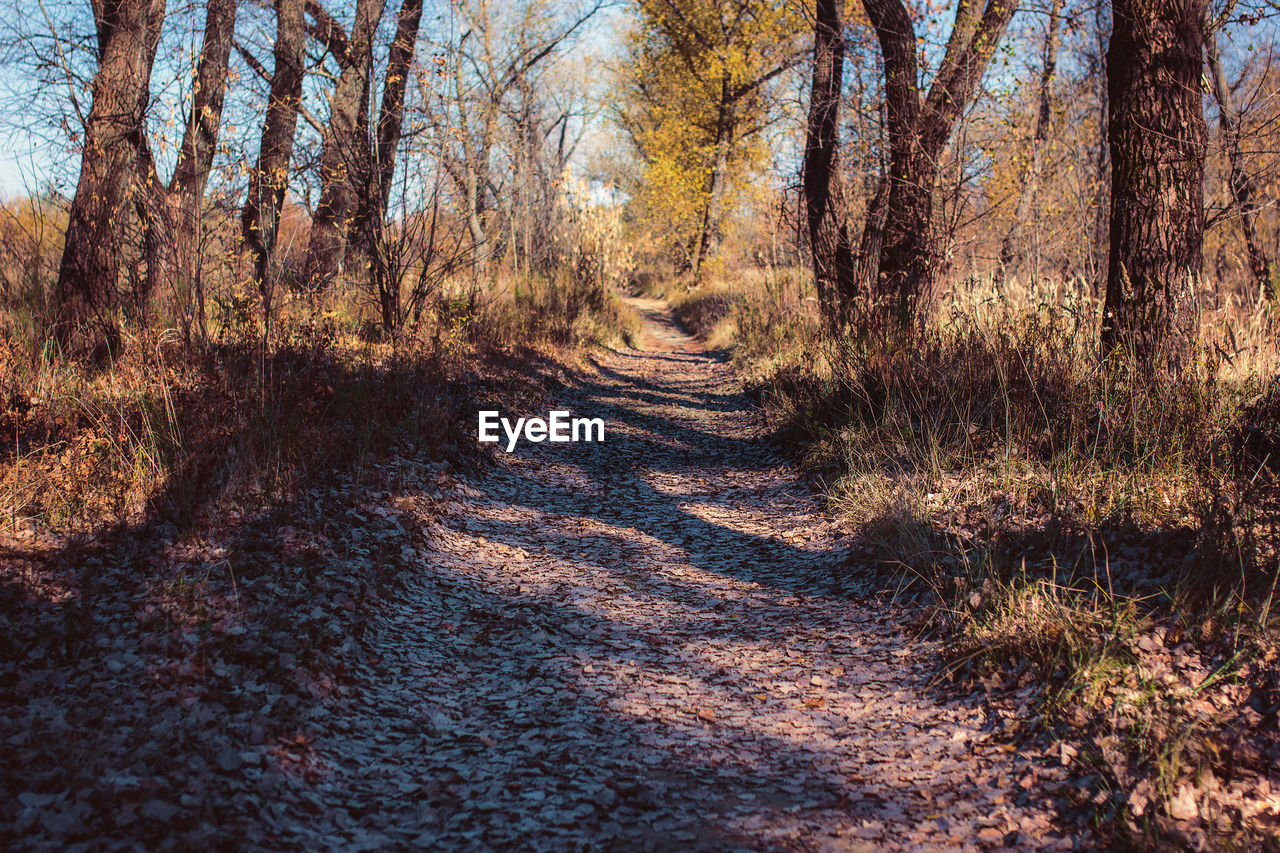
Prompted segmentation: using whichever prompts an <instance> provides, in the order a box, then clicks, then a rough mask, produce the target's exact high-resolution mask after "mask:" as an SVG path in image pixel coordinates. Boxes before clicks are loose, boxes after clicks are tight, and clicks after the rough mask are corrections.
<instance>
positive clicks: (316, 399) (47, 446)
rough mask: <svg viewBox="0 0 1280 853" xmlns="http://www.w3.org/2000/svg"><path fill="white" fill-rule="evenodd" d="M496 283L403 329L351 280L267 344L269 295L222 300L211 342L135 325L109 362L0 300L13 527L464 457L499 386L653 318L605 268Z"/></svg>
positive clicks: (103, 518) (457, 294)
mask: <svg viewBox="0 0 1280 853" xmlns="http://www.w3.org/2000/svg"><path fill="white" fill-rule="evenodd" d="M486 292H487V293H488V294H490V295H488V296H486V297H485V298H483V299H482V298H480V297H479V296H478V295H477V294H476V292H475V291H474V290H472V291H471V292H470V293H468V291H467V290H466V289H463V288H462V287H461V286H459V287H457V288H456V289H453V290H452V291H446V292H445V293H442V294H441V296H440V298H438V299H437V300H436V301H435V303H434V304H433V305H432V307H431V310H430V311H429V312H428V314H427V316H425V317H424V318H422V321H421V322H420V323H419V324H418V325H417V326H416V327H415V328H413V329H412V330H411V331H410V332H408V333H406V334H404V335H401V336H399V337H397V338H396V339H394V340H386V339H380V338H379V336H377V335H375V334H371V319H370V317H369V316H368V308H367V306H365V305H363V304H362V303H361V302H359V301H356V300H353V299H351V298H350V297H347V296H344V295H343V294H341V293H336V294H330V295H328V296H325V297H323V298H315V299H303V298H294V299H286V300H282V306H281V311H280V313H279V318H278V321H277V323H276V331H275V333H274V334H273V342H272V344H271V347H270V349H269V351H267V352H265V353H264V352H263V350H262V346H261V342H260V340H259V339H258V337H257V331H256V324H255V321H254V313H253V305H252V304H250V303H246V304H245V305H240V306H234V305H233V306H231V310H227V306H223V307H222V309H221V310H218V311H216V312H215V315H214V316H213V317H211V323H210V325H211V329H212V334H211V338H212V339H213V342H212V343H210V344H209V345H208V346H207V347H204V348H189V347H185V346H183V345H182V344H181V343H180V341H179V340H178V336H177V335H176V333H173V332H167V333H166V332H156V331H154V330H152V329H149V328H138V327H136V326H134V327H130V329H129V338H128V341H127V344H126V347H125V349H124V352H123V353H121V355H120V357H119V358H118V359H116V360H115V361H113V362H111V363H110V364H107V365H105V366H104V367H101V368H98V367H89V366H84V365H79V364H76V363H72V362H68V361H65V360H63V359H61V358H58V357H57V356H56V354H55V350H54V348H53V347H52V346H51V345H50V344H49V343H48V342H47V341H46V340H45V339H44V338H43V336H42V335H41V334H40V333H39V331H38V328H39V324H38V323H35V322H31V321H30V320H29V319H25V318H24V317H19V316H16V315H3V316H0V325H3V326H4V329H5V331H6V334H5V335H4V336H3V339H2V340H0V435H3V436H4V443H3V444H0V459H3V461H4V464H3V466H0V532H3V531H7V532H10V533H18V534H19V535H22V536H31V535H34V534H36V533H38V532H50V533H54V534H58V535H62V534H67V533H73V532H90V531H92V530H94V529H97V528H99V527H101V526H102V525H104V524H112V523H115V522H119V521H131V520H137V519H140V518H142V517H144V516H150V515H154V514H155V513H167V514H176V515H178V516H182V517H186V518H191V517H193V516H194V515H196V514H203V513H207V512H216V511H217V508H218V507H219V506H225V505H228V504H229V503H247V504H261V503H264V502H269V501H272V500H277V499H279V498H281V497H283V496H285V495H287V494H290V493H293V492H296V490H297V489H298V488H300V487H301V486H302V485H305V484H306V483H307V482H308V481H311V480H313V479H314V478H315V477H317V476H322V475H323V474H324V473H325V472H327V471H334V470H342V471H347V472H350V471H352V470H358V469H359V468H360V466H361V465H362V460H366V459H368V458H370V457H371V456H374V455H385V454H394V453H410V452H414V453H418V454H426V455H433V456H436V457H438V458H441V459H460V458H465V457H466V456H467V454H468V453H469V448H470V447H471V442H470V441H468V440H466V439H467V438H468V436H467V435H466V433H465V427H464V426H462V425H461V424H462V422H463V421H464V420H466V421H467V423H468V424H469V417H470V415H469V411H470V410H471V409H469V408H468V407H470V406H471V401H472V399H473V398H474V397H476V396H478V395H479V396H484V395H486V394H489V393H491V392H489V391H486V390H485V389H486V387H487V386H497V385H499V384H501V385H502V386H503V393H504V395H507V396H510V395H513V394H514V395H517V396H518V395H519V394H521V393H534V391H533V386H534V385H535V384H536V377H537V375H538V373H539V371H544V372H545V371H546V370H548V369H552V368H551V367H550V365H552V364H553V363H554V362H555V361H557V360H564V359H571V358H573V357H574V355H575V353H577V352H578V351H579V350H581V349H583V348H585V347H589V346H593V345H596V344H599V343H605V342H610V341H616V340H619V339H623V338H626V337H627V336H629V335H631V334H633V333H634V330H635V329H636V328H637V325H638V321H637V320H636V318H635V317H634V316H632V315H630V314H629V313H628V311H627V310H626V308H625V306H623V305H622V303H621V302H620V300H618V299H617V297H616V296H615V295H614V294H613V293H612V291H611V290H609V289H607V288H605V287H604V285H603V283H602V282H600V281H597V282H595V283H594V284H593V286H591V287H583V286H582V285H581V283H580V282H577V281H575V280H573V279H572V278H570V277H564V278H562V279H560V280H556V281H549V282H548V281H534V282H521V283H519V284H518V285H517V284H516V283H513V282H508V283H506V286H498V287H493V288H489V289H487V291H486ZM492 294H496V295H492ZM522 383H523V385H524V386H526V388H525V389H524V391H523V392H522V390H521V388H520V387H518V386H521V385H522ZM471 408H472V409H473V407H471ZM464 416H465V417H464Z"/></svg>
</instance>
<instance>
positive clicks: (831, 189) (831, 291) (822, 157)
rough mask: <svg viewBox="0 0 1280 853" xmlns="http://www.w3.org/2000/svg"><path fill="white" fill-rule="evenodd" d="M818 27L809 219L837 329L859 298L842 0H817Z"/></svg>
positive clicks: (818, 280)
mask: <svg viewBox="0 0 1280 853" xmlns="http://www.w3.org/2000/svg"><path fill="white" fill-rule="evenodd" d="M816 11H817V17H816V21H815V23H814V30H813V42H814V43H813V83H812V86H811V89H810V95H809V120H808V126H807V129H806V133H805V146H804V178H803V184H804V202H805V221H806V222H807V224H808V226H809V246H810V251H812V253H813V277H814V282H815V284H816V286H817V289H818V298H819V300H820V302H821V305H822V309H823V313H824V314H825V316H826V318H827V321H828V323H829V324H830V325H831V327H832V329H833V330H838V329H839V328H840V327H841V326H842V325H843V323H844V321H845V319H846V318H847V317H848V314H849V307H850V306H851V305H852V304H853V300H854V297H855V296H856V281H855V278H854V275H853V247H852V245H851V243H850V240H849V224H848V215H849V214H848V210H847V208H846V203H845V197H844V185H843V182H842V180H841V177H840V140H839V129H840V97H841V88H842V86H843V84H844V22H843V21H842V20H841V18H842V0H818V4H817V10H816Z"/></svg>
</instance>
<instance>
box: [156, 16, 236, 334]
mask: <svg viewBox="0 0 1280 853" xmlns="http://www.w3.org/2000/svg"><path fill="white" fill-rule="evenodd" d="M238 5H239V3H238V0H210V2H209V4H208V7H207V10H206V16H205V28H204V40H203V43H202V44H201V47H200V54H199V60H198V61H197V64H196V72H195V79H194V81H193V83H192V87H191V105H190V107H189V109H188V113H187V118H186V121H185V122H184V123H183V127H184V130H183V136H182V143H181V145H180V147H179V148H178V161H177V164H176V166H175V167H174V171H173V177H172V179H171V180H170V181H169V183H168V184H163V183H162V182H161V180H160V177H159V175H158V174H157V173H156V167H155V162H154V160H153V158H152V156H151V151H150V148H149V147H148V146H147V144H146V139H145V137H144V138H143V141H142V146H141V154H142V157H141V165H142V177H143V180H144V182H145V184H146V186H147V189H148V190H150V191H149V192H145V193H142V194H140V195H139V196H138V198H137V199H136V203H137V209H138V215H139V218H140V219H141V220H142V223H143V249H144V254H145V258H146V262H147V270H146V278H145V292H144V293H143V294H142V296H143V298H144V299H145V297H146V296H148V295H150V294H151V293H154V292H155V291H156V289H157V287H158V286H159V284H160V282H161V281H163V280H165V279H166V278H167V279H169V280H171V281H172V282H173V283H174V286H175V288H176V289H177V290H178V291H180V292H182V293H186V292H188V291H192V292H194V293H195V295H196V309H195V311H194V313H195V315H196V317H197V318H198V321H197V322H198V323H202V322H203V313H204V312H203V308H202V307H201V306H202V304H203V296H202V293H203V291H202V288H201V286H200V284H199V281H198V278H197V277H198V274H199V269H198V259H197V248H198V230H199V223H200V214H201V208H202V202H203V200H204V192H205V186H206V184H207V183H208V180H209V173H210V170H211V169H212V167H213V155H214V153H215V151H216V149H217V144H218V131H219V128H220V127H221V124H222V107H223V103H224V101H225V99H226V92H227V67H228V62H229V60H230V57H231V44H232V37H233V34H234V31H235V25H236V8H237V6H238ZM189 333H190V331H189V329H188V335H189Z"/></svg>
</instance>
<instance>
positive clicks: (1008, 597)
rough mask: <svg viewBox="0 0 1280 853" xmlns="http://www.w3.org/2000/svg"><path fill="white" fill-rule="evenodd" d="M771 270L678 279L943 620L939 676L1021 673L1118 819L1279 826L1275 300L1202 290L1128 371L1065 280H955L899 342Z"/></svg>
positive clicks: (704, 332)
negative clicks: (1199, 323)
mask: <svg viewBox="0 0 1280 853" xmlns="http://www.w3.org/2000/svg"><path fill="white" fill-rule="evenodd" d="M787 278H788V277H787V276H781V275H779V274H776V273H775V274H773V275H755V276H739V277H737V278H736V279H735V280H734V281H733V282H732V283H729V282H720V283H713V284H711V285H708V286H705V287H702V288H698V289H694V290H692V291H688V290H684V291H681V292H678V293H675V294H671V298H672V301H673V304H674V305H675V307H676V311H677V315H678V316H679V317H680V318H681V320H682V322H684V323H685V324H686V326H687V327H688V328H689V329H690V330H691V331H692V332H695V333H696V334H698V335H700V336H701V337H703V338H704V339H707V340H709V341H711V342H712V343H714V344H716V345H717V346H721V347H725V348H727V349H729V350H730V352H732V354H733V357H734V359H735V362H736V363H737V364H738V366H739V368H740V369H741V370H742V372H743V374H744V376H745V378H746V380H747V381H748V383H749V384H753V385H756V386H757V387H759V388H760V390H761V393H762V398H763V400H764V403H765V408H766V412H767V414H768V416H769V417H770V418H771V419H772V421H773V422H774V423H776V425H777V426H778V427H779V429H780V430H781V431H782V432H783V433H784V434H785V435H788V436H790V437H791V438H792V439H795V440H797V441H798V443H799V447H800V448H801V449H802V454H803V458H804V460H805V462H806V463H807V465H808V466H809V467H810V469H811V470H812V471H813V472H814V473H815V475H817V476H819V477H820V478H821V480H822V481H823V482H825V483H826V484H828V485H827V488H828V494H829V497H830V500H831V502H832V505H833V507H834V508H835V509H836V510H837V512H838V513H839V514H840V515H841V516H842V517H843V519H845V521H846V523H847V524H848V525H850V526H851V527H852V528H853V529H854V530H855V531H856V534H857V541H858V543H859V545H858V548H859V549H860V552H861V553H860V554H858V555H855V556H857V557H859V559H856V560H851V561H850V564H851V565H856V566H858V567H859V568H858V569H857V571H858V572H859V573H864V572H865V571H867V570H869V571H871V572H872V573H873V577H874V580H875V584H876V586H877V587H878V588H880V589H883V590H885V591H887V592H889V593H891V594H893V595H895V596H897V597H898V598H899V599H901V600H907V601H911V602H915V603H917V604H919V605H920V608H919V612H920V613H921V614H922V616H921V622H922V625H923V626H924V627H926V628H927V629H929V630H932V631H936V632H938V633H940V634H941V635H942V636H944V637H945V638H946V642H947V646H948V648H949V650H950V652H949V658H948V660H947V662H946V663H945V666H944V671H945V673H946V674H947V675H949V676H951V677H956V678H974V679H981V680H983V681H984V682H985V683H989V684H993V685H1001V684H1002V685H1006V686H1017V687H1019V688H1020V689H1022V688H1028V687H1029V688H1031V689H1033V691H1034V693H1035V695H1036V696H1037V697H1038V700H1037V701H1038V705H1039V711H1038V712H1036V713H1035V714H1032V715H1030V716H1032V717H1034V718H1035V719H1038V720H1039V731H1040V733H1041V735H1042V736H1046V737H1049V738H1053V739H1060V740H1061V741H1062V752H1061V760H1062V762H1063V763H1067V764H1070V765H1072V766H1076V767H1080V768H1082V771H1081V772H1082V773H1083V774H1084V775H1083V776H1082V778H1083V779H1087V780H1091V781H1089V783H1088V790H1087V791H1086V792H1085V793H1083V794H1082V795H1081V796H1080V798H1079V803H1078V805H1079V807H1080V808H1081V809H1084V810H1086V811H1087V812H1089V813H1091V814H1092V815H1093V817H1094V819H1096V820H1097V821H1099V823H1100V824H1101V825H1102V826H1104V827H1105V828H1106V829H1107V830H1108V831H1109V832H1110V833H1112V834H1113V837H1115V838H1116V839H1117V840H1118V841H1126V842H1127V843H1132V844H1136V845H1138V846H1143V847H1160V846H1162V845H1166V844H1169V843H1174V842H1176V843H1182V844H1187V845H1190V846H1203V845H1209V846H1234V845H1238V844H1243V845H1245V846H1256V845H1259V844H1261V845H1264V846H1265V845H1275V844H1277V843H1280V841H1277V838H1278V836H1277V835H1276V834H1275V828H1274V827H1275V826H1276V821H1277V819H1278V817H1280V800H1278V799H1277V798H1276V797H1275V796H1273V795H1272V793H1271V788H1270V784H1271V782H1270V777H1271V775H1272V765H1273V764H1274V763H1275V762H1277V761H1280V737H1278V736H1277V712H1278V711H1280V689H1278V688H1280V665H1278V656H1277V651H1276V650H1277V643H1276V639H1277V630H1276V629H1277V621H1276V618H1275V612H1274V611H1275V608H1274V606H1273V597H1274V592H1275V587H1276V580H1277V554H1278V553H1280V552H1278V546H1280V535H1278V532H1280V531H1278V528H1277V525H1276V522H1277V520H1278V519H1280V514H1278V513H1277V510H1278V509H1280V481H1278V479H1277V476H1276V475H1277V473H1278V472H1280V417H1278V415H1280V383H1277V382H1276V380H1275V379H1274V378H1273V377H1274V374H1275V369H1274V368H1275V359H1274V355H1273V354H1274V352H1275V344H1276V341H1275V337H1274V333H1273V331H1272V326H1271V323H1270V320H1269V318H1267V317H1266V316H1265V314H1264V313H1262V312H1261V311H1244V310H1241V309H1240V306H1238V305H1236V306H1234V310H1232V311H1218V312H1216V313H1215V312H1213V311H1210V312H1207V313H1206V316H1205V333H1204V335H1203V342H1202V346H1201V349H1200V351H1199V353H1198V355H1197V357H1196V358H1195V359H1194V360H1193V363H1192V366H1191V368H1190V369H1188V370H1186V371H1184V372H1183V373H1182V374H1181V375H1179V376H1177V377H1171V376H1168V375H1164V374H1156V375H1137V374H1133V373H1127V372H1125V371H1124V370H1123V369H1121V367H1120V366H1119V365H1118V364H1116V363H1100V362H1099V359H1098V356H1097V353H1096V347H1095V346H1094V343H1093V342H1094V341H1096V340H1097V323H1098V316H1099V309H1100V306H1099V305H1098V304H1097V301H1096V300H1094V299H1092V298H1090V297H1089V296H1087V295H1080V294H1078V293H1075V292H1072V291H1070V290H1069V289H1067V288H1063V287H1061V286H1059V287H1056V288H1049V289H1048V290H1046V289H1045V288H1044V287H1043V285H1037V286H1033V287H1029V288H1020V287H1018V286H1017V285H1016V283H1007V284H1006V286H1005V287H1004V288H1003V289H997V288H995V287H994V286H986V285H984V284H983V283H977V282H967V283H966V284H965V286H964V287H963V288H960V289H958V290H956V291H953V292H952V293H950V294H948V295H947V297H945V298H944V299H943V300H942V301H941V303H940V304H939V306H938V309H937V311H936V313H935V315H934V317H933V321H932V322H931V323H930V324H929V327H928V331H927V332H926V333H925V334H924V335H923V336H922V337H921V338H919V339H917V340H914V341H912V343H911V345H910V346H904V347H900V348H894V347H888V346H886V345H884V344H880V343H877V342H875V341H871V340H848V339H844V340H838V341H837V340H831V339H830V337H829V336H828V335H826V334H825V333H824V331H823V326H822V323H821V319H820V317H819V315H818V313H817V310H816V304H815V303H814V301H813V299H812V294H811V293H806V292H805V290H804V287H803V286H802V285H800V284H799V283H794V284H792V285H791V286H790V287H786V286H784V287H779V286H777V284H776V282H777V281H778V280H780V279H782V280H786V279H787ZM790 278H791V279H792V280H793V281H795V282H798V281H799V280H800V279H799V277H798V276H794V275H793V276H791V277H790ZM865 579H866V578H862V580H865ZM1072 744H1076V746H1073V745H1072ZM1261 780H1265V781H1261ZM1277 782H1278V783H1280V780H1277ZM1277 790H1278V791H1280V788H1278V789H1277Z"/></svg>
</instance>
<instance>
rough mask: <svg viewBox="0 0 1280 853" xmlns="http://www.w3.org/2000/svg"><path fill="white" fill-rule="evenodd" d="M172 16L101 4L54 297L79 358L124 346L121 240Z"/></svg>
mask: <svg viewBox="0 0 1280 853" xmlns="http://www.w3.org/2000/svg"><path fill="white" fill-rule="evenodd" d="M164 11H165V3H164V0H95V2H94V4H93V13H94V20H95V24H96V26H97V34H98V70H97V72H96V73H95V74H94V78H93V103H92V105H91V106H90V108H89V115H88V117H87V119H86V123H85V130H84V151H83V153H82V157H81V163H80V177H79V180H78V181H77V183H76V193H75V197H74V198H73V199H72V202H71V210H70V211H69V219H68V222H67V234H66V245H65V248H64V250H63V254H62V262H61V265H60V267H59V270H58V283H57V287H56V289H55V293H54V299H55V303H56V308H55V316H54V334H55V337H56V338H57V340H58V342H59V343H60V345H61V346H62V347H63V349H64V350H65V351H66V352H68V353H71V354H84V353H95V354H103V353H106V352H109V351H110V350H112V349H114V348H115V347H116V346H117V344H118V343H119V338H120V330H119V327H118V325H117V320H116V311H117V309H118V307H119V293H118V278H119V274H120V249H121V236H122V233H123V230H124V227H125V224H126V217H127V216H128V215H129V210H130V205H131V203H132V202H133V201H134V200H135V199H136V197H137V194H138V193H139V192H140V191H141V175H140V167H141V165H142V163H141V160H142V157H143V156H144V155H143V152H144V149H145V144H146V142H145V135H144V134H145V130H146V129H145V126H144V121H145V118H146V111H147V103H148V100H149V95H150V87H151V68H152V65H153V64H154V62H155V56H156V45H157V43H158V42H159V38H160V28H161V25H162V24H163V22H164Z"/></svg>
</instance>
